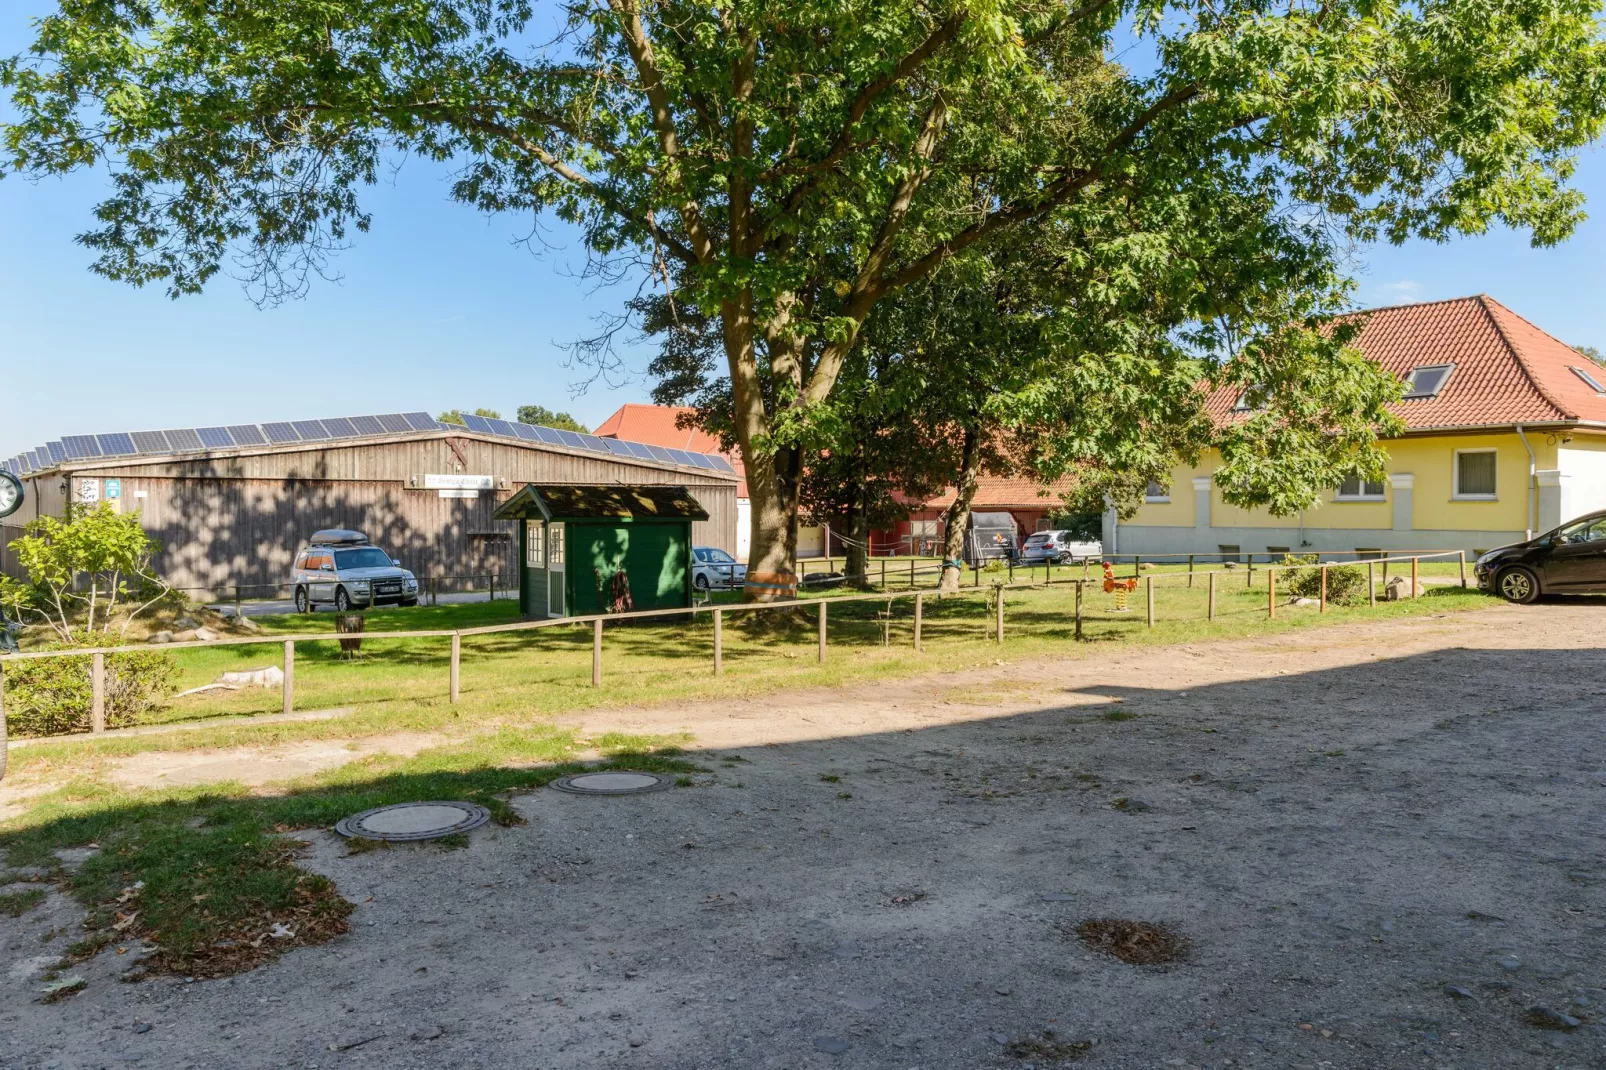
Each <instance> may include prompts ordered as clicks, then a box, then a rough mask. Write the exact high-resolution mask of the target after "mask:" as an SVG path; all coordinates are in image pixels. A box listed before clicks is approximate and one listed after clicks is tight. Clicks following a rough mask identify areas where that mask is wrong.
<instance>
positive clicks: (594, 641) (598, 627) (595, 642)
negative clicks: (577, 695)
mask: <svg viewBox="0 0 1606 1070" xmlns="http://www.w3.org/2000/svg"><path fill="white" fill-rule="evenodd" d="M591 686H592V687H601V686H602V618H601V617H598V618H597V619H596V620H594V621H592V622H591Z"/></svg>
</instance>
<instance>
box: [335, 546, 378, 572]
mask: <svg viewBox="0 0 1606 1070" xmlns="http://www.w3.org/2000/svg"><path fill="white" fill-rule="evenodd" d="M335 561H336V562H337V563H338V564H339V566H340V568H341V571H344V570H346V569H348V568H389V567H390V555H389V554H387V553H386V552H385V551H383V550H381V549H380V548H379V547H377V546H364V547H363V548H362V549H361V550H336V551H335Z"/></svg>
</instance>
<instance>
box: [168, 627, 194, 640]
mask: <svg viewBox="0 0 1606 1070" xmlns="http://www.w3.org/2000/svg"><path fill="white" fill-rule="evenodd" d="M173 642H175V643H193V642H195V630H194V629H193V628H192V629H189V630H188V631H182V632H174V633H173Z"/></svg>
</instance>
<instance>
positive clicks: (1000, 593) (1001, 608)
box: [993, 584, 1004, 643]
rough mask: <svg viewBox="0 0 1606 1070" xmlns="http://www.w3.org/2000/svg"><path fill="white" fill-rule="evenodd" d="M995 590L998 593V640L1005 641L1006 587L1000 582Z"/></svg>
mask: <svg viewBox="0 0 1606 1070" xmlns="http://www.w3.org/2000/svg"><path fill="white" fill-rule="evenodd" d="M993 590H994V592H996V593H997V595H998V607H997V608H998V624H997V629H996V635H997V640H998V642H1000V643H1002V642H1003V641H1004V587H1003V585H1002V584H999V585H997V586H995V587H994V588H993Z"/></svg>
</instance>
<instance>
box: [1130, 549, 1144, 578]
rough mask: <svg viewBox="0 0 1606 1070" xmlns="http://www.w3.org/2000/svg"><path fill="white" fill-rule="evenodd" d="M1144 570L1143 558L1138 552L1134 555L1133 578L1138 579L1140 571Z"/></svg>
mask: <svg viewBox="0 0 1606 1070" xmlns="http://www.w3.org/2000/svg"><path fill="white" fill-rule="evenodd" d="M1142 571H1143V558H1142V557H1140V556H1139V555H1138V554H1133V555H1132V578H1133V579H1137V578H1138V573H1139V572H1142Z"/></svg>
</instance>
